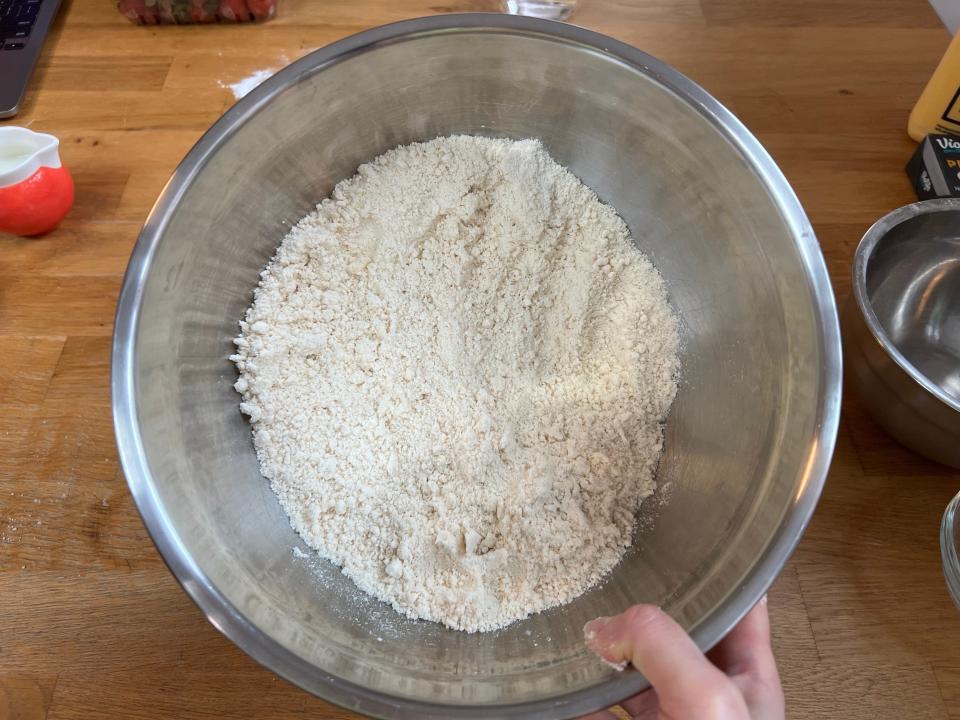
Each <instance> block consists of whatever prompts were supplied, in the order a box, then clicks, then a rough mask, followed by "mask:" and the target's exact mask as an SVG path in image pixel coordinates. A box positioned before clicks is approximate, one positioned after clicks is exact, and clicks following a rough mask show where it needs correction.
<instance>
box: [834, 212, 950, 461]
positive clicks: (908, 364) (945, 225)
mask: <svg viewBox="0 0 960 720" xmlns="http://www.w3.org/2000/svg"><path fill="white" fill-rule="evenodd" d="M844 316H845V317H844V335H845V339H846V346H847V358H848V365H847V367H848V369H849V372H850V374H851V378H852V380H853V384H854V386H855V387H856V389H857V391H858V393H859V395H860V398H861V400H862V401H863V403H864V404H865V405H866V407H867V408H868V410H869V411H870V413H871V415H873V417H874V418H875V419H876V420H877V422H878V423H880V425H881V426H882V427H883V428H884V429H885V430H886V431H887V432H889V433H890V434H891V435H892V436H893V437H895V438H896V439H897V440H899V441H900V442H901V443H903V444H904V445H906V446H907V447H909V448H911V449H912V450H915V451H916V452H918V453H920V454H922V455H926V456H927V457H929V458H932V459H934V460H937V461H939V462H941V463H944V464H946V465H952V466H953V467H960V200H955V199H944V200H928V201H926V202H919V203H914V204H912V205H907V206H905V207H902V208H900V209H898V210H894V211H893V212H892V213H890V214H888V215H886V216H884V217H883V218H881V219H880V220H878V221H877V222H876V223H875V224H874V225H873V227H871V228H870V229H869V230H868V231H867V233H866V235H864V237H863V240H862V241H861V242H860V245H859V247H858V248H857V251H856V255H855V257H854V264H853V293H852V296H851V298H850V300H849V302H848V303H847V305H846V308H845V311H844Z"/></svg>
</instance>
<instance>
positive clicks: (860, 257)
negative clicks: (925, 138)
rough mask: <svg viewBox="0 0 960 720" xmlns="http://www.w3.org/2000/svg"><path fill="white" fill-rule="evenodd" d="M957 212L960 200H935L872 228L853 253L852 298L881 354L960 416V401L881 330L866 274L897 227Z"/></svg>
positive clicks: (898, 212)
mask: <svg viewBox="0 0 960 720" xmlns="http://www.w3.org/2000/svg"><path fill="white" fill-rule="evenodd" d="M949 211H960V198H935V199H932V200H921V201H919V202H915V203H910V204H909V205H904V206H903V207H899V208H897V209H896V210H893V211H891V212H889V213H887V214H886V215H884V216H883V217H882V218H880V219H879V220H877V221H876V222H875V223H874V224H873V225H871V226H870V227H869V228H868V229H867V231H866V232H865V233H864V235H863V238H862V239H861V240H860V243H859V244H858V245H857V249H856V251H855V252H854V257H853V268H852V275H853V278H852V281H853V282H852V285H853V296H854V299H855V300H856V303H857V307H858V308H859V310H860V315H861V316H862V317H863V320H864V322H865V323H866V325H867V329H868V330H869V331H870V334H871V335H873V337H874V339H875V340H876V341H877V343H878V344H879V345H880V347H881V348H883V351H884V352H885V353H886V354H887V355H888V356H889V357H890V359H891V360H893V361H894V363H896V364H897V365H898V366H899V367H900V369H901V370H903V371H904V372H905V373H906V374H907V375H908V376H909V377H910V379H912V380H913V381H914V382H915V383H917V385H919V386H920V387H921V388H923V389H924V390H926V391H927V392H928V393H929V394H930V395H932V396H933V397H934V398H936V399H937V400H939V401H940V402H942V403H943V404H944V405H946V406H947V407H949V408H951V409H952V410H953V411H954V412H957V413H960V401H958V400H957V399H955V398H953V397H951V396H950V395H949V394H947V393H946V392H945V391H944V390H943V388H941V387H940V386H939V385H937V384H936V383H935V382H933V381H932V380H930V378H928V377H927V376H926V375H925V374H924V373H923V372H921V370H920V369H919V368H918V367H917V366H916V365H914V364H913V363H912V362H910V361H909V360H908V359H907V358H906V356H905V355H904V354H903V353H902V352H900V349H899V348H898V347H897V345H896V343H894V342H893V339H892V338H891V337H890V335H889V334H888V333H887V331H886V330H885V329H884V327H883V325H882V324H881V323H880V318H879V317H877V314H876V312H874V310H873V304H872V303H871V302H870V295H869V293H868V292H867V270H868V268H869V265H870V261H871V259H872V258H873V255H874V252H875V251H876V249H877V245H878V244H879V243H880V242H881V241H882V240H883V239H884V238H885V237H886V236H887V235H888V234H889V233H890V231H891V230H893V229H894V228H895V227H897V226H898V225H902V224H903V223H905V222H907V221H909V220H912V219H913V218H915V217H918V216H920V215H930V214H933V213H939V212H949Z"/></svg>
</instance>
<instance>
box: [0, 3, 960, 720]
mask: <svg viewBox="0 0 960 720" xmlns="http://www.w3.org/2000/svg"><path fill="white" fill-rule="evenodd" d="M492 4H493V3H492V0H491V1H489V2H488V1H487V0H281V7H280V15H279V17H278V18H277V19H276V20H274V21H272V22H270V23H268V24H265V25H262V26H237V27H226V26H224V27H216V28H197V27H178V28H140V27H135V26H133V25H131V24H129V23H128V22H127V21H126V20H125V19H124V18H122V17H121V16H120V15H119V13H117V12H116V11H115V10H114V9H113V8H112V3H111V2H109V0H73V1H72V2H69V1H67V2H65V4H64V8H63V11H62V13H61V15H60V18H59V20H58V23H57V25H56V28H55V31H54V33H53V35H52V36H51V38H50V39H49V42H48V44H47V47H46V50H45V54H44V59H43V60H42V63H41V65H40V67H39V70H38V72H37V74H36V76H35V78H34V82H33V85H32V87H31V89H30V93H29V96H28V99H27V102H26V106H25V108H24V110H23V112H22V113H21V114H20V116H19V117H17V118H16V119H15V120H14V122H15V123H16V124H19V125H25V126H28V127H31V128H32V129H34V130H41V131H45V132H51V133H54V134H56V135H58V136H59V137H60V139H61V141H62V143H63V156H64V160H65V162H66V163H67V164H68V165H69V166H70V167H71V169H72V170H73V172H74V177H75V179H76V182H77V202H76V207H75V208H74V210H73V212H72V214H71V215H70V217H69V218H68V219H67V221H66V222H65V223H64V224H63V226H62V227H61V228H60V229H59V230H57V231H56V232H54V233H53V234H51V235H49V236H47V237H45V238H42V239H39V240H21V239H16V238H12V237H8V236H0V346H2V349H3V360H2V362H0V603H2V605H0V720H6V719H7V718H10V719H12V718H16V719H17V720H26V719H30V720H32V719H34V718H43V717H49V718H56V719H58V720H60V719H66V718H149V719H150V720H156V719H157V718H178V719H180V718H212V717H216V718H271V719H273V718H294V717H297V718H302V717H312V718H348V717H354V716H353V715H350V714H349V713H346V712H344V711H342V710H339V709H336V708H334V707H332V706H330V705H328V704H326V703H324V702H322V701H320V700H317V699H315V698H313V697H311V696H309V695H308V694H307V693H304V692H301V691H300V690H297V689H295V688H294V687H293V686H291V685H289V684H287V683H286V682H284V681H283V680H280V679H278V678H277V677H275V676H274V675H273V674H272V673H270V672H269V671H267V670H265V669H263V668H261V667H260V666H258V665H257V664H256V663H254V662H253V661H252V660H250V659H249V658H248V657H247V656H246V655H244V654H243V653H242V652H241V651H240V650H238V649H237V648H236V647H235V646H234V645H233V644H232V643H230V642H229V641H228V640H226V639H225V638H224V637H222V636H221V635H220V634H219V633H217V631H216V630H214V628H213V627H212V626H211V625H210V624H209V623H208V622H207V621H206V620H205V619H204V618H203V616H202V615H201V613H200V612H199V611H198V610H197V609H196V608H195V607H194V606H193V604H192V603H191V602H190V601H189V600H188V599H187V597H186V595H185V594H184V593H183V592H182V591H181V589H180V588H179V586H178V585H177V583H176V581H175V580H174V579H173V577H172V576H171V575H170V574H169V573H168V571H167V569H166V567H165V566H164V564H163V561H162V560H161V559H160V557H159V555H158V554H157V552H156V550H155V549H154V547H153V544H152V543H151V542H150V539H149V537H148V536H147V534H146V532H145V530H144V528H143V525H142V524H141V522H140V518H139V517H138V515H137V512H136V510H135V509H134V507H133V504H132V502H131V499H130V495H129V493H128V492H127V488H126V485H125V483H124V480H123V476H122V474H121V472H120V469H119V467H118V464H117V455H116V450H115V447H114V440H113V430H112V425H111V416H110V395H109V388H108V378H109V346H110V331H111V323H112V320H113V311H114V303H115V301H116V297H117V292H118V289H119V286H120V279H121V275H122V273H123V270H124V267H125V265H126V262H127V257H128V255H129V253H130V249H131V247H132V246H133V243H134V240H135V239H136V236H137V232H138V230H139V228H140V224H141V222H142V221H143V219H144V217H145V215H146V213H147V210H148V208H149V207H150V205H151V203H152V202H153V200H154V198H155V197H156V196H157V194H158V192H159V190H160V188H161V186H162V185H163V183H164V181H165V180H166V179H167V177H168V175H169V174H170V172H171V171H172V170H173V168H174V166H175V165H176V163H177V162H178V161H179V160H180V158H181V157H182V156H183V155H184V153H185V152H186V151H187V150H188V149H189V148H190V146H191V145H192V144H193V143H194V142H195V141H196V140H197V138H198V137H199V136H200V134H201V133H202V132H203V131H204V130H205V129H206V128H207V127H209V126H210V124H211V123H213V121H214V120H216V119H217V117H218V116H219V115H220V114H221V113H223V112H224V111H225V110H226V109H227V108H228V107H230V105H231V104H232V103H233V102H234V94H233V92H232V90H231V87H230V86H231V85H232V84H235V83H239V82H241V81H243V80H244V78H248V77H249V76H251V74H252V73H254V72H256V71H259V70H265V71H270V70H274V69H277V68H280V67H281V66H283V65H285V64H286V63H287V62H289V61H292V60H294V59H296V58H298V57H300V56H301V55H303V54H305V53H306V52H308V51H309V50H312V49H314V48H317V47H320V46H322V45H325V44H327V43H329V42H332V41H334V40H336V39H338V38H340V37H343V36H344V35H347V34H350V33H353V32H357V31H359V30H363V29H365V28H367V27H370V26H372V25H376V24H380V23H384V22H388V21H393V20H399V19H402V18H406V17H413V16H417V15H426V14H430V13H436V12H450V11H459V10H479V9H490V8H491V5H492ZM581 5H582V9H581V10H580V11H579V12H578V14H577V15H576V16H575V17H574V20H575V21H576V22H577V23H579V24H582V25H585V26H587V27H590V28H593V29H596V30H599V31H601V32H604V33H608V34H610V35H613V36H615V37H617V38H620V39H622V40H625V41H627V42H629V43H632V44H633V45H636V46H638V47H640V48H641V49H643V50H646V51H647V52H650V53H652V54H654V55H656V56H658V57H660V58H662V59H664V60H666V61H667V62H669V63H671V64H673V65H674V66H676V67H677V68H679V69H680V70H681V71H682V72H684V73H686V74H688V75H689V76H690V77H692V78H693V79H694V80H696V81H698V82H699V83H701V84H702V85H704V86H705V87H706V88H707V89H708V90H709V91H710V92H711V93H713V94H714V95H715V96H717V97H718V98H719V99H720V100H721V102H723V103H725V104H726V105H727V106H728V107H730V108H731V109H732V110H733V111H734V112H735V113H736V114H737V115H739V117H740V118H741V119H742V120H743V121H744V122H745V123H746V124H747V126H748V127H750V129H751V130H753V132H754V133H756V134H757V135H758V136H759V138H760V140H761V141H762V142H763V143H764V145H766V147H767V148H768V149H769V150H770V152H771V153H772V154H773V156H774V157H775V158H776V160H777V162H778V163H779V164H780V166H781V167H782V168H783V171H784V172H785V173H786V175H787V177H788V178H789V180H790V182H791V183H792V184H793V186H794V188H796V190H797V192H798V194H799V195H800V199H801V200H802V201H803V204H804V206H805V207H806V209H807V212H808V213H809V215H810V217H811V220H812V221H813V224H814V226H815V228H816V231H817V234H818V236H819V239H820V242H821V245H822V246H823V251H824V254H825V255H826V259H827V263H828V265H829V267H830V273H831V276H832V278H833V282H834V286H835V288H836V291H837V295H838V298H840V299H841V301H842V299H843V298H845V297H846V295H847V293H848V289H849V280H848V273H849V265H850V259H851V255H852V253H853V249H854V247H855V246H856V243H857V241H858V240H859V238H860V236H861V235H862V233H863V231H864V230H865V229H866V227H867V226H868V225H869V224H870V223H872V222H873V221H874V220H876V219H877V218H878V217H880V216H881V215H882V214H884V213H886V212H887V211H888V210H891V209H893V208H895V207H898V206H900V205H903V204H905V203H908V202H910V201H912V200H913V199H914V197H913V194H912V191H911V188H910V186H909V184H908V182H907V180H906V177H905V175H904V173H903V165H904V163H905V162H906V160H907V158H908V157H909V155H910V153H911V150H912V148H913V144H912V143H911V142H910V141H909V139H908V138H907V136H906V134H905V126H906V121H907V114H908V113H909V111H910V108H911V106H912V104H913V102H914V100H915V99H916V98H917V96H918V94H919V92H920V90H921V88H922V86H923V84H924V83H925V81H926V79H927V78H928V77H929V75H930V73H931V72H932V70H933V68H934V66H935V64H936V62H937V60H938V58H939V57H940V55H941V54H942V52H943V50H944V49H945V48H946V45H947V42H948V35H947V33H946V31H945V30H944V29H943V28H942V27H941V26H940V24H939V22H938V21H937V18H936V16H935V15H934V13H933V12H932V11H931V9H930V7H929V6H928V4H927V3H926V2H925V0H803V1H800V0H796V1H791V0H780V1H779V2H773V1H772V0H581ZM958 489H960V473H957V472H951V471H948V470H945V469H943V468H941V467H938V466H936V465H934V464H932V463H929V462H926V461H924V460H922V459H920V458H918V457H916V456H914V455H911V454H910V453H909V452H907V451H906V450H903V449H902V448H900V447H899V446H897V445H896V444H894V443H893V442H892V441H891V440H889V439H887V437H885V436H884V435H883V434H882V433H881V432H880V431H879V430H878V429H877V428H876V426H875V425H874V424H873V423H872V422H871V421H870V420H869V419H868V418H867V417H865V416H864V413H863V411H862V410H861V408H860V406H859V405H858V403H857V401H856V400H855V399H853V398H850V397H847V398H846V399H845V402H844V407H843V420H842V425H841V429H840V436H839V441H838V447H837V452H836V456H835V459H834V463H833V469H832V471H831V473H830V480H829V482H828V483H827V487H826V491H825V493H824V495H823V499H822V501H821V503H820V506H819V508H818V510H817V513H816V515H815V517H814V519H813V521H812V523H811V524H810V527H809V529H808V530H807V533H806V535H805V537H804V539H803V541H802V543H801V545H800V547H799V549H798V551H797V552H796V554H795V555H794V557H793V559H792V560H791V562H790V563H789V564H788V565H787V567H786V569H785V570H784V572H783V575H782V576H781V578H780V579H779V580H778V581H777V583H776V586H775V587H774V589H773V590H772V592H771V594H770V607H771V611H772V614H773V617H774V623H775V634H776V650H777V655H778V658H779V661H780V665H781V670H782V673H783V680H784V685H785V687H786V693H787V699H788V705H789V716H790V717H791V718H826V717H829V718H845V719H856V718H864V719H865V720H877V719H879V718H890V719H891V720H901V719H903V718H912V719H920V718H930V719H931V720H933V719H936V720H943V719H944V718H954V719H960V613H958V612H957V611H956V609H955V608H954V607H953V605H952V604H951V602H950V599H949V597H948V595H947V591H946V589H945V586H944V582H943V577H942V575H941V571H940V554H939V548H938V540H937V538H938V535H937V533H938V527H939V522H940V516H941V513H942V511H943V509H944V507H945V506H946V504H947V502H948V500H949V499H950V497H951V496H952V495H953V494H954V493H955V492H956V491H957V490H958Z"/></svg>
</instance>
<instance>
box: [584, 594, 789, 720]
mask: <svg viewBox="0 0 960 720" xmlns="http://www.w3.org/2000/svg"><path fill="white" fill-rule="evenodd" d="M583 630H584V636H585V638H586V642H587V647H589V648H590V649H591V650H593V651H594V652H595V653H597V655H599V656H600V657H601V658H603V659H604V660H606V661H607V662H611V663H615V664H616V663H622V662H624V661H629V662H630V663H632V664H633V666H634V667H635V668H636V669H637V670H639V671H640V672H641V673H643V675H644V677H646V678H647V680H649V681H650V684H651V685H652V686H653V687H652V688H651V689H650V690H647V691H646V692H642V693H640V694H639V695H636V696H634V697H632V698H630V699H629V700H625V701H623V702H622V703H620V705H621V707H623V709H624V710H626V711H627V712H628V713H630V716H631V717H632V718H634V719H635V720H783V718H784V712H785V710H784V700H783V690H782V689H781V687H780V676H779V674H778V673H777V665H776V661H775V660H774V659H773V650H772V649H771V647H770V618H769V616H768V615H767V599H766V598H763V600H761V601H760V602H759V603H757V605H756V607H754V608H753V610H751V611H750V612H749V613H748V614H747V616H746V617H745V618H744V619H743V620H741V621H740V624H739V625H737V626H736V627H735V628H734V629H733V630H731V631H730V634H728V635H727V636H726V637H725V638H724V639H723V640H722V641H721V642H720V643H719V644H718V645H717V646H716V647H715V648H714V649H713V650H711V651H710V653H709V654H708V655H706V656H704V654H703V653H702V652H700V649H699V648H698V647H697V645H696V643H694V642H693V640H691V639H690V637H689V636H688V635H687V633H686V632H685V631H684V630H683V628H681V627H680V626H679V625H678V624H677V623H676V622H675V621H674V620H673V618H671V617H670V616H669V615H667V614H666V613H665V612H663V611H662V610H660V609H659V608H657V607H654V606H653V605H634V606H633V607H632V608H630V609H629V610H627V611H626V612H625V613H623V614H621V615H617V616H615V617H611V618H597V619H596V620H592V621H591V622H588V623H587V624H586V626H585V627H584V629H583ZM615 718H616V716H615V715H614V714H613V713H611V712H609V711H607V710H604V711H601V712H598V713H594V714H592V715H589V716H587V717H585V718H582V719H581V720H615Z"/></svg>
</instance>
